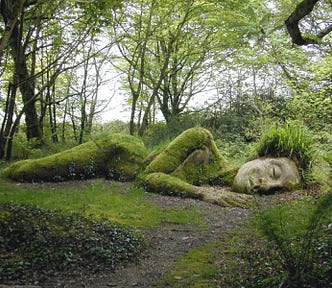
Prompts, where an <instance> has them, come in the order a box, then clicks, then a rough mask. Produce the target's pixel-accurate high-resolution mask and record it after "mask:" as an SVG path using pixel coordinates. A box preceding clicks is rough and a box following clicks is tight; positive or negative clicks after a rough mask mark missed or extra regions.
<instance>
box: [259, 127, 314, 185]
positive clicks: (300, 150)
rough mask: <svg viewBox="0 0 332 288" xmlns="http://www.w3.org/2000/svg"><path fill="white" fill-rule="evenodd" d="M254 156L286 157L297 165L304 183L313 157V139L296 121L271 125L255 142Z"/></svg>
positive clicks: (306, 180) (310, 168) (309, 171)
mask: <svg viewBox="0 0 332 288" xmlns="http://www.w3.org/2000/svg"><path fill="white" fill-rule="evenodd" d="M255 153H256V155H255V156H256V157H257V156H258V157H287V158H290V159H292V160H293V161H294V162H295V163H296V164H297V165H298V167H299V169H300V171H301V174H302V178H303V180H304V183H307V182H308V175H310V173H311V170H312V164H313V161H314V159H315V150H314V141H313V139H312V137H311V135H310V132H309V131H308V130H307V129H306V128H305V127H304V126H302V125H300V124H299V123H298V122H289V123H286V124H285V125H284V126H282V127H280V126H277V125H275V126H273V127H272V128H270V129H269V130H267V131H266V132H265V133H264V134H263V135H262V138H261V140H260V142H258V143H257V147H256V151H255Z"/></svg>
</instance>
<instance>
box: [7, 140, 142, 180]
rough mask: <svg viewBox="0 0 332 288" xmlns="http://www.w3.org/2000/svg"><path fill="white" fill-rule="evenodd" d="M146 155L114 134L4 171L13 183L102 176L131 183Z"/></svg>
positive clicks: (136, 143)
mask: <svg viewBox="0 0 332 288" xmlns="http://www.w3.org/2000/svg"><path fill="white" fill-rule="evenodd" d="M145 155H146V151H145V147H144V145H143V143H142V142H141V141H140V140H139V139H137V138H135V137H132V136H129V135H124V134H114V135H112V137H111V138H104V139H100V140H96V141H89V142H87V143H84V144H81V145H79V146H76V147H74V148H72V149H69V150H66V151H63V152H60V153H57V154H54V155H51V156H48V157H44V158H40V159H31V160H24V161H19V162H17V163H15V164H13V165H11V166H9V167H8V168H6V169H5V170H4V176H6V177H9V178H11V179H13V180H17V181H29V182H32V181H60V180H67V179H87V178H92V177H96V176H106V177H109V178H112V179H117V180H132V179H134V178H135V175H136V173H137V171H138V169H139V168H140V167H141V165H142V163H143V159H144V157H145Z"/></svg>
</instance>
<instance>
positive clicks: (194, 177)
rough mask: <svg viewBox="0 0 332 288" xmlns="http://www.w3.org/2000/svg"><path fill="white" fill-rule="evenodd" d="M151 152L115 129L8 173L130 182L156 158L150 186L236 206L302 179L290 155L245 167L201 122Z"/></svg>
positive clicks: (148, 175)
mask: <svg viewBox="0 0 332 288" xmlns="http://www.w3.org/2000/svg"><path fill="white" fill-rule="evenodd" d="M145 156H146V149H145V147H144V145H143V143H142V141H140V140H139V139H137V138H135V137H133V136H129V135H123V134H115V135H112V137H110V138H108V139H99V140H96V141H90V142H87V143H85V144H82V145H79V146H76V147H74V148H72V149H69V150H66V151H63V152H61V153H57V154H54V155H51V156H48V157H44V158H40V159H29V160H23V161H19V162H16V163H14V164H13V165H11V166H9V167H8V168H7V169H5V170H4V175H5V176H7V177H9V178H11V179H14V180H16V181H28V182H34V181H35V182H40V181H64V180H69V179H87V178H95V177H101V176H102V177H106V178H109V179H114V180H118V181H129V180H134V179H135V178H136V176H137V174H138V172H139V171H140V170H142V169H143V168H144V165H146V164H144V163H146V161H144V159H150V160H149V161H148V162H149V163H148V164H147V166H146V167H145V170H144V172H143V173H141V174H140V179H142V180H143V181H142V183H143V185H144V187H145V189H146V190H148V191H150V192H157V193H161V194H167V195H176V196H182V197H193V198H198V199H201V200H203V201H207V202H211V203H214V204H218V205H222V206H233V207H234V206H236V207H247V206H249V205H250V203H251V201H252V199H253V196H252V195H250V194H253V193H256V192H264V193H265V192H269V191H275V190H277V189H287V190H292V189H295V188H296V187H298V186H299V185H300V182H301V180H300V176H299V173H298V169H297V167H296V165H295V163H294V162H293V161H292V160H290V159H287V158H276V159H256V160H254V161H250V162H248V163H246V164H244V165H243V166H242V167H241V168H240V169H239V167H236V166H234V165H232V164H230V163H229V162H227V161H226V159H225V158H224V157H223V156H222V155H221V153H220V151H219V150H218V148H217V146H216V144H215V142H214V140H213V136H212V134H211V133H210V131H208V130H207V129H204V128H199V127H198V128H191V129H188V130H186V131H184V132H183V133H182V134H180V135H179V136H178V137H176V138H175V139H174V140H173V141H172V142H171V143H170V144H169V145H168V146H167V147H165V148H164V149H163V150H162V151H161V152H159V153H158V154H157V155H154V154H152V155H150V156H149V157H147V158H145ZM151 159H152V160H151ZM231 187H233V191H231ZM234 191H235V192H234Z"/></svg>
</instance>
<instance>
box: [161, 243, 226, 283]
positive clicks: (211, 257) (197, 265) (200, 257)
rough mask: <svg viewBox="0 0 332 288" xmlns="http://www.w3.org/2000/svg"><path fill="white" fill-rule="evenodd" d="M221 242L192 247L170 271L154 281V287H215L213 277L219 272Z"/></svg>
mask: <svg viewBox="0 0 332 288" xmlns="http://www.w3.org/2000/svg"><path fill="white" fill-rule="evenodd" d="M220 247H221V243H219V242H213V243H209V244H207V245H205V246H203V247H202V248H198V249H193V250H191V251H190V252H188V253H187V254H185V255H184V256H183V257H181V258H180V259H179V260H177V261H176V262H175V263H174V265H173V269H172V272H170V273H167V274H166V275H165V276H164V278H163V279H162V280H161V281H159V283H156V287H174V288H175V287H179V288H180V287H181V288H183V287H192V288H193V287H197V288H198V287H199V288H203V287H206V288H208V287H216V286H215V284H216V283H215V279H216V277H217V276H219V272H220V264H219V263H218V261H220V258H218V257H220V250H221V248H220Z"/></svg>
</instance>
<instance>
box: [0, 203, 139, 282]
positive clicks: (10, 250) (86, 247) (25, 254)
mask: <svg viewBox="0 0 332 288" xmlns="http://www.w3.org/2000/svg"><path fill="white" fill-rule="evenodd" d="M144 243H145V241H144V239H143V238H142V237H141V236H138V235H135V234H133V233H132V232H130V231H127V230H126V229H124V228H122V227H120V226H117V225H114V224H111V223H110V222H108V221H96V220H91V219H88V218H85V217H83V216H80V215H78V214H70V215H62V214H61V212H60V211H59V212H57V211H51V210H43V209H40V208H38V207H36V206H32V205H22V204H15V203H7V204H1V205H0V262H1V267H0V283H4V282H9V281H11V282H12V281H16V282H17V281H19V280H23V281H25V282H27V281H30V282H32V283H33V282H35V281H41V280H42V279H43V277H48V276H50V275H52V274H54V273H55V272H57V271H71V273H75V272H81V271H80V270H81V269H90V270H93V271H97V270H100V269H103V270H105V269H114V268H115V267H116V266H117V265H119V264H120V263H123V262H127V261H132V260H135V259H137V258H138V256H139V255H140V253H141V252H142V250H143V248H144V245H145V244H144Z"/></svg>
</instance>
